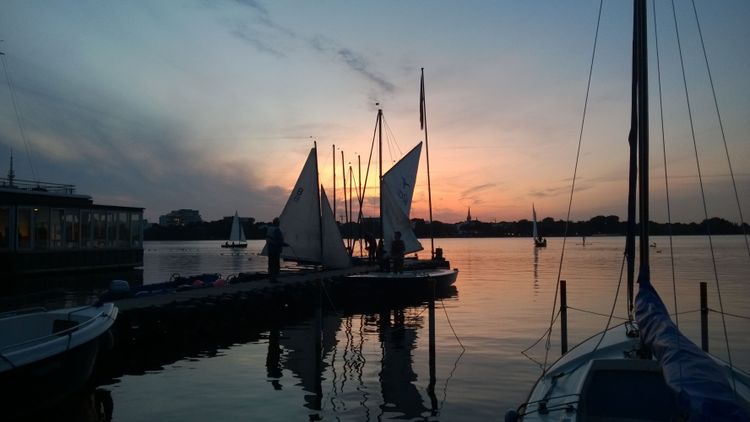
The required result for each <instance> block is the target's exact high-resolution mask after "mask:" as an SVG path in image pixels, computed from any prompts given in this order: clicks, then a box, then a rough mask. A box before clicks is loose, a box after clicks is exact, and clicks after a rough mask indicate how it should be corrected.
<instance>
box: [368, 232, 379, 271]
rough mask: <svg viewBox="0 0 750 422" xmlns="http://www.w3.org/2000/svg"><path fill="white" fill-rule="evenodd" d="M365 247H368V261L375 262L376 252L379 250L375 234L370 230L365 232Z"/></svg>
mask: <svg viewBox="0 0 750 422" xmlns="http://www.w3.org/2000/svg"><path fill="white" fill-rule="evenodd" d="M365 247H366V249H367V263H368V264H373V263H375V253H376V252H377V248H378V246H377V241H376V240H375V236H373V235H372V233H370V232H367V233H365Z"/></svg>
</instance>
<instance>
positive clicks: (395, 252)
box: [391, 232, 406, 273]
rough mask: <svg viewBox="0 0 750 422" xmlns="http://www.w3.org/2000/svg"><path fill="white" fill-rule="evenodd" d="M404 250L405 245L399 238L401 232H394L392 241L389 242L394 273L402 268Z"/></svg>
mask: <svg viewBox="0 0 750 422" xmlns="http://www.w3.org/2000/svg"><path fill="white" fill-rule="evenodd" d="M404 252H406V245H404V241H403V240H401V232H395V233H394V234H393V241H392V242H391V256H392V257H393V272H394V273H400V272H402V271H403V270H404Z"/></svg>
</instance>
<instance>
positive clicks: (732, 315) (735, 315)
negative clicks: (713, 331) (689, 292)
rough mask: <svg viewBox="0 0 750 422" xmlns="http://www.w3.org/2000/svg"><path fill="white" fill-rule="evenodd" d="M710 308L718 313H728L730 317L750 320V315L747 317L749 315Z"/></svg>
mask: <svg viewBox="0 0 750 422" xmlns="http://www.w3.org/2000/svg"><path fill="white" fill-rule="evenodd" d="M708 310H709V311H711V312H715V313H717V314H724V315H727V316H730V317H734V318H740V319H747V320H750V317H747V316H744V315H737V314H733V313H730V312H720V311H717V310H715V309H711V308H708ZM695 312H698V311H695Z"/></svg>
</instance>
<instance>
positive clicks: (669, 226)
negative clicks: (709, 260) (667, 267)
mask: <svg viewBox="0 0 750 422" xmlns="http://www.w3.org/2000/svg"><path fill="white" fill-rule="evenodd" d="M651 8H652V11H653V13H651V14H652V16H653V20H654V44H655V46H656V48H655V50H656V81H657V84H658V86H659V126H660V127H661V149H662V158H663V159H664V192H665V194H666V202H667V234H668V236H669V260H670V264H671V266H672V295H673V300H674V315H675V320H674V323H675V325H676V326H677V328H679V327H680V318H679V316H678V315H679V310H678V309H677V280H676V279H675V273H674V245H673V243H672V210H671V207H670V201H669V175H668V173H667V141H666V137H665V135H664V102H663V101H662V99H663V96H662V90H661V62H660V60H659V30H658V28H657V26H656V2H652V3H651Z"/></svg>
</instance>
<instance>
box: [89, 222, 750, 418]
mask: <svg viewBox="0 0 750 422" xmlns="http://www.w3.org/2000/svg"><path fill="white" fill-rule="evenodd" d="M653 240H654V241H655V242H656V244H657V247H656V248H651V249H650V252H651V260H652V273H653V280H654V284H655V285H656V287H657V289H658V290H659V291H660V293H661V294H662V296H663V298H664V300H665V302H666V303H667V306H668V307H669V308H670V310H672V311H674V309H675V305H674V299H673V289H672V276H671V271H670V268H671V262H670V254H669V249H668V245H669V242H668V239H666V238H658V237H657V238H654V239H653ZM219 244H220V242H146V245H145V266H144V272H143V274H144V280H145V282H146V283H149V282H159V281H165V280H167V279H168V278H169V276H170V275H171V274H173V273H180V274H183V275H189V274H197V273H203V272H212V273H213V272H219V273H222V274H224V275H225V276H226V275H229V274H237V273H239V272H253V271H260V270H264V269H265V265H266V263H265V259H264V258H263V257H260V256H257V253H258V252H259V251H260V249H261V247H262V242H261V241H251V242H250V244H249V247H248V249H247V250H246V251H242V252H239V253H232V252H228V251H226V250H223V249H221V248H220V247H219ZM424 244H425V245H429V240H428V241H427V242H424ZM707 245H708V240H707V238H705V237H677V238H675V239H674V250H675V268H676V287H677V294H676V296H677V298H678V305H677V310H678V311H679V312H680V314H679V324H680V327H681V328H682V330H683V332H685V334H686V335H687V336H688V337H690V338H691V339H693V341H696V342H698V343H699V342H700V331H699V330H700V326H699V314H698V313H697V312H696V311H697V310H698V309H699V294H698V292H699V287H698V283H699V282H700V281H706V282H709V306H710V308H712V309H716V310H718V309H719V307H720V306H719V303H718V297H717V294H716V284H715V281H714V275H713V271H712V263H711V259H710V254H709V253H708V251H707ZM436 246H438V247H442V248H443V249H444V251H445V256H446V257H447V258H448V259H449V260H450V262H451V266H452V267H455V268H458V269H459V270H460V273H459V276H458V281H457V282H456V285H455V286H456V289H457V293H456V294H455V295H453V296H452V297H448V298H444V299H442V300H439V301H437V302H436V304H435V314H434V315H435V325H436V340H435V350H436V351H435V360H434V362H433V363H434V377H432V379H431V377H430V359H429V338H428V328H427V327H428V315H429V310H428V309H427V305H426V304H418V303H417V304H414V305H413V306H409V307H405V308H401V309H391V310H381V311H379V312H362V313H357V312H354V313H348V314H343V313H337V312H334V311H333V310H328V311H325V312H324V314H323V316H322V318H320V319H316V318H310V319H309V320H303V321H298V322H294V323H292V324H288V325H284V326H281V327H279V329H278V330H271V331H267V332H262V333H259V335H258V336H257V339H254V340H252V341H248V342H244V343H236V344H232V345H231V346H229V347H220V348H218V349H214V350H207V351H205V353H199V354H198V355H197V356H191V357H185V358H182V359H179V360H177V361H175V362H173V363H171V364H168V365H164V366H163V367H162V368H161V369H158V370H153V371H146V372H145V373H141V374H137V375H125V376H122V377H119V378H118V379H116V380H115V382H114V383H113V384H110V385H105V386H101V387H99V392H98V394H104V395H106V396H108V397H111V400H112V406H113V410H112V412H113V413H112V415H113V420H115V421H154V420H159V421H180V422H185V421H204V420H210V419H213V420H269V421H274V420H347V421H348V420H352V421H368V420H388V419H406V420H444V421H455V420H462V421H464V420H481V421H483V420H502V417H503V415H504V413H505V412H506V411H507V410H508V409H512V408H515V407H517V406H518V405H519V404H520V403H521V402H522V401H524V400H525V398H526V395H527V394H528V392H529V390H530V388H531V387H532V385H533V383H534V381H535V380H536V378H537V377H538V376H539V375H540V367H539V364H538V363H536V362H535V360H536V361H544V360H545V347H544V343H545V342H544V341H542V342H540V343H539V344H537V345H536V346H535V347H533V348H531V349H530V350H529V351H528V352H527V355H528V356H529V357H527V356H524V355H523V354H522V353H521V351H523V350H524V349H526V348H528V347H529V346H531V345H532V344H533V343H534V342H535V341H536V340H537V339H539V338H540V337H541V336H542V335H543V334H544V332H545V330H546V328H547V326H548V325H549V322H550V317H551V309H552V304H553V302H554V294H555V283H556V280H557V272H558V268H560V252H561V247H562V239H555V238H550V239H548V246H547V248H546V249H535V248H534V247H533V246H532V241H531V239H529V238H526V239H439V240H436ZM714 246H715V255H716V262H717V268H718V271H719V282H720V288H721V292H722V296H723V306H724V310H725V312H727V313H732V314H736V315H740V316H750V294H748V287H749V286H748V278H747V277H748V274H750V271H749V270H750V259H748V255H747V251H746V249H745V246H744V239H743V238H742V237H741V236H723V237H716V238H714ZM623 248H624V238H620V237H593V238H592V237H590V238H587V240H586V244H585V245H583V244H582V242H581V239H580V238H574V239H568V241H567V245H566V250H565V259H564V261H563V264H562V267H561V268H562V277H561V278H562V279H565V280H567V285H568V304H569V306H570V307H572V308H575V309H570V311H569V322H568V325H569V329H570V333H569V343H570V344H571V345H575V344H577V343H578V342H580V341H582V340H584V339H585V338H587V337H589V336H591V335H592V334H594V333H596V332H598V331H601V330H602V329H603V328H604V327H605V324H606V323H607V318H606V317H602V316H599V315H595V314H592V313H590V312H594V313H599V314H609V312H610V309H611V307H612V303H613V300H614V297H615V293H616V291H617V286H618V281H619V279H620V271H621V267H622V266H621V264H622V256H623V254H622V251H623ZM624 290H625V287H624V280H623V286H622V288H621V293H620V296H619V297H620V300H619V302H618V304H617V305H616V308H615V309H616V310H615V315H616V316H617V317H622V316H624V315H625V304H624V296H625V293H624ZM345 305H346V304H335V303H334V304H333V308H335V309H343V308H345V307H346V306H345ZM328 308H330V306H329V307H328ZM709 318H710V322H709V324H710V345H711V349H712V352H713V353H715V354H717V355H718V356H721V357H723V358H725V359H726V358H727V349H726V342H725V340H724V334H723V329H722V321H721V317H720V315H719V314H718V313H711V314H710V316H709ZM726 325H727V330H728V337H729V343H730V351H731V357H732V360H733V361H734V363H735V364H736V365H737V366H739V367H741V368H743V369H745V370H746V371H747V370H748V369H750V323H749V322H748V320H747V319H741V318H737V317H730V316H727V317H726ZM318 330H320V331H322V334H321V335H320V336H321V337H320V341H322V344H323V347H322V352H320V353H317V354H316V352H315V348H314V347H313V345H314V344H315V342H316V340H315V339H316V331H318ZM559 354H560V346H559V325H555V327H554V331H553V336H552V343H551V347H550V350H549V355H548V360H549V361H550V362H552V361H554V360H555V359H557V358H558V357H559ZM431 386H433V387H432V388H431Z"/></svg>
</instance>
